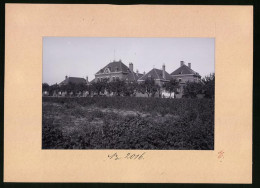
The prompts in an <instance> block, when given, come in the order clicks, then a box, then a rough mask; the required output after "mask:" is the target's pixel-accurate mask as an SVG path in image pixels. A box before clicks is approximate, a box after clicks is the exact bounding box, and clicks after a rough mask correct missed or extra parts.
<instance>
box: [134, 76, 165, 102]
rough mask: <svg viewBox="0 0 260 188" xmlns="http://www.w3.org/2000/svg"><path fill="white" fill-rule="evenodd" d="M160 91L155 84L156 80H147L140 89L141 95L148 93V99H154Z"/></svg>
mask: <svg viewBox="0 0 260 188" xmlns="http://www.w3.org/2000/svg"><path fill="white" fill-rule="evenodd" d="M159 90H160V87H159V86H158V85H156V84H155V80H154V79H153V78H148V79H146V80H145V81H144V82H143V83H141V84H140V85H139V87H138V91H139V92H141V93H143V94H144V93H146V94H147V96H148V97H150V96H152V97H154V96H155V94H156V92H158V91H159Z"/></svg>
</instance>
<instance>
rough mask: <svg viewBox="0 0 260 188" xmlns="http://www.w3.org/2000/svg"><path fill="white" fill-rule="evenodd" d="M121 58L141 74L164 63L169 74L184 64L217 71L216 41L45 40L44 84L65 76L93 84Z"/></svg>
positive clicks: (203, 72)
mask: <svg viewBox="0 0 260 188" xmlns="http://www.w3.org/2000/svg"><path fill="white" fill-rule="evenodd" d="M119 59H121V60H122V62H123V63H124V64H125V65H126V66H128V65H129V62H133V64H134V71H136V69H138V71H139V72H140V73H143V72H144V71H145V72H148V71H150V70H151V69H152V68H153V67H154V68H158V69H161V68H162V65H163V64H165V66H166V71H167V72H168V73H169V74H170V73H172V72H173V71H174V70H176V69H177V68H178V67H179V66H180V61H184V62H185V64H186V65H187V64H188V63H191V68H192V69H193V70H194V71H196V72H198V73H199V74H200V75H201V76H205V75H208V74H209V73H213V72H215V39H214V38H104V37H98V38H93V37H44V38H43V83H48V84H54V83H60V82H61V81H63V80H64V78H65V76H66V75H68V76H72V77H82V78H85V77H86V76H88V78H89V81H91V80H92V79H93V78H94V77H95V76H94V74H95V73H96V72H98V71H99V69H101V68H103V67H104V66H106V65H107V64H108V63H109V62H111V61H113V60H119Z"/></svg>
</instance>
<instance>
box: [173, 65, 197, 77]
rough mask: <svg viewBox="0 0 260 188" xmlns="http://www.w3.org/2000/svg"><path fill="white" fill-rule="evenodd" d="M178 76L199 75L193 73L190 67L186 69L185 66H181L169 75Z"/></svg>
mask: <svg viewBox="0 0 260 188" xmlns="http://www.w3.org/2000/svg"><path fill="white" fill-rule="evenodd" d="M180 74H194V75H198V76H200V75H199V73H197V72H195V71H194V70H192V69H191V68H190V67H188V66H187V65H182V66H181V67H179V68H178V69H176V70H175V71H173V72H172V73H171V75H173V76H174V75H180Z"/></svg>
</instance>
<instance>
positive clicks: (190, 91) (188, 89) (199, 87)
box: [183, 82, 203, 98]
mask: <svg viewBox="0 0 260 188" xmlns="http://www.w3.org/2000/svg"><path fill="white" fill-rule="evenodd" d="M202 92H203V84H202V83H201V82H187V83H186V85H185V86H184V90H183V94H184V96H185V97H188V98H196V97H197V95H198V94H202Z"/></svg>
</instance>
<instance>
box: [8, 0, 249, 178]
mask: <svg viewBox="0 0 260 188" xmlns="http://www.w3.org/2000/svg"><path fill="white" fill-rule="evenodd" d="M5 23H6V26H5V27H6V37H5V93H4V95H5V99H4V100H5V101H4V104H5V106H4V108H5V109H4V110H5V113H4V181H5V182H131V183H143V182H147V183H251V182H252V75H253V7H252V6H192V5H189V6H182V5H167V6H166V5H125V6H121V5H76V4H70V5H69V4H59V5H54V4H6V21H5ZM21 172H23V173H21ZM108 174H109V175H108Z"/></svg>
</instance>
